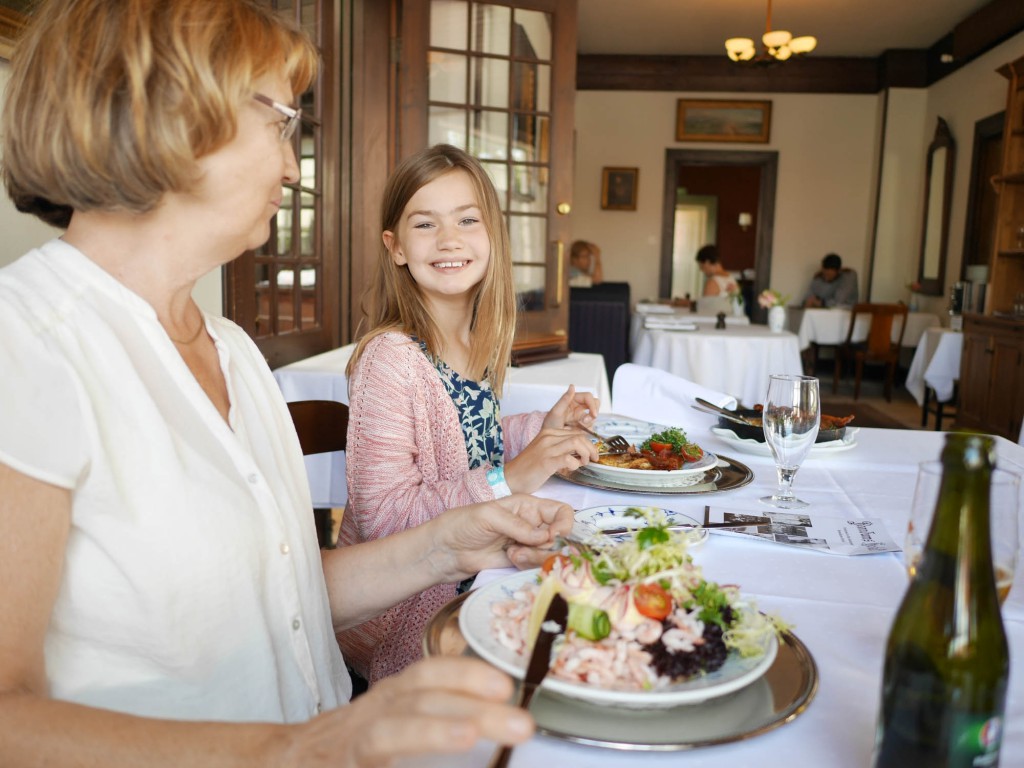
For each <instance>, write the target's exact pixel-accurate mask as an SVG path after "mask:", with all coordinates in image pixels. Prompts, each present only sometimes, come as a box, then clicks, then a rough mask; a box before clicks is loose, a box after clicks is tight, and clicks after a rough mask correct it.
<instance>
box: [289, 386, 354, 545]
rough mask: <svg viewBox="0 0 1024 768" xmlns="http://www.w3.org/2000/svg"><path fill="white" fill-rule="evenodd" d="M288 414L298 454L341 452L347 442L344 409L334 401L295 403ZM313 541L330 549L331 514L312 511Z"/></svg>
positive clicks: (342, 404) (290, 406) (323, 511)
mask: <svg viewBox="0 0 1024 768" xmlns="http://www.w3.org/2000/svg"><path fill="white" fill-rule="evenodd" d="M288 410H289V411H290V412H291V415H292V422H294V424H295V431H296V432H297V433H298V435H299V445H300V446H302V454H303V455H304V456H310V455H312V454H314V453H330V452H332V451H344V450H345V445H346V441H347V439H348V406H347V405H345V404H344V403H339V402H336V401H334V400H296V401H295V402H292V403H288ZM313 519H314V520H315V521H316V537H317V541H319V542H320V546H321V547H322V548H328V549H329V548H331V547H333V546H334V543H333V542H332V541H331V510H330V509H314V510H313Z"/></svg>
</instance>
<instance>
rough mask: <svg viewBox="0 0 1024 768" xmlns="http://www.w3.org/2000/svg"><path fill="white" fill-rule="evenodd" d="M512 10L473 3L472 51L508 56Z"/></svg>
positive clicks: (500, 6)
mask: <svg viewBox="0 0 1024 768" xmlns="http://www.w3.org/2000/svg"><path fill="white" fill-rule="evenodd" d="M511 24H512V9H511V8H508V7H506V6H503V5H489V4H487V3H474V5H473V50H474V51H479V52H480V53H495V54H498V55H499V56H508V52H509V34H508V31H509V27H510V26H511Z"/></svg>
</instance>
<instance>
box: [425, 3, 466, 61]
mask: <svg viewBox="0 0 1024 768" xmlns="http://www.w3.org/2000/svg"><path fill="white" fill-rule="evenodd" d="M468 12H469V5H468V4H467V3H466V0H433V2H432V3H431V4H430V45H431V47H432V48H454V49H455V50H457V51H464V50H466V48H468V47H469V46H468V41H467V39H466V33H467V30H468V25H467V23H466V20H467V19H468V18H469V15H468Z"/></svg>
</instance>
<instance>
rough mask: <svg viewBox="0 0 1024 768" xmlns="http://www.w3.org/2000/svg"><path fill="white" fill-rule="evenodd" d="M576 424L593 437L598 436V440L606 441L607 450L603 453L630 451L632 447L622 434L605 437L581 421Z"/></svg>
mask: <svg viewBox="0 0 1024 768" xmlns="http://www.w3.org/2000/svg"><path fill="white" fill-rule="evenodd" d="M576 426H577V427H579V428H580V429H582V430H583V431H584V432H586V433H587V434H588V435H592V436H593V437H596V438H597V439H598V440H600V441H601V442H602V443H604V447H605V450H603V451H601V453H628V452H629V449H630V448H631V447H632V446H631V445H630V443H629V441H628V440H627V439H626V438H624V437H623V436H622V435H612V436H611V437H604V436H603V435H599V434H597V432H595V431H594V430H592V429H587V428H586V427H584V426H583V425H582V424H580V423H579V422H577V423H576Z"/></svg>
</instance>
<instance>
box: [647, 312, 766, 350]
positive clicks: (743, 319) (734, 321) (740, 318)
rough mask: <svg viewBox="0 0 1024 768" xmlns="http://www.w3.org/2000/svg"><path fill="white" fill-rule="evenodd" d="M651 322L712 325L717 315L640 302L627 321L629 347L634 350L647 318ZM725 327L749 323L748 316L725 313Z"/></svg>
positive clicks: (716, 320) (716, 319)
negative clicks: (666, 321) (663, 321)
mask: <svg viewBox="0 0 1024 768" xmlns="http://www.w3.org/2000/svg"><path fill="white" fill-rule="evenodd" d="M648 318H651V320H652V322H657V321H658V320H666V319H667V320H669V322H679V323H692V324H694V325H714V324H715V323H716V322H718V315H709V314H707V313H704V314H701V313H699V312H691V311H690V310H689V309H688V308H686V307H672V306H669V305H667V304H649V303H644V302H641V303H639V304H637V305H636V311H635V312H634V313H633V316H632V317H631V318H630V322H629V348H630V350H634V351H635V350H636V344H637V341H638V340H639V338H640V331H642V330H643V329H644V325H645V324H646V322H647V319H648ZM725 324H726V326H727V327H730V328H731V327H733V326H741V325H750V318H749V317H747V316H746V315H734V314H731V313H727V314H726V316H725Z"/></svg>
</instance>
